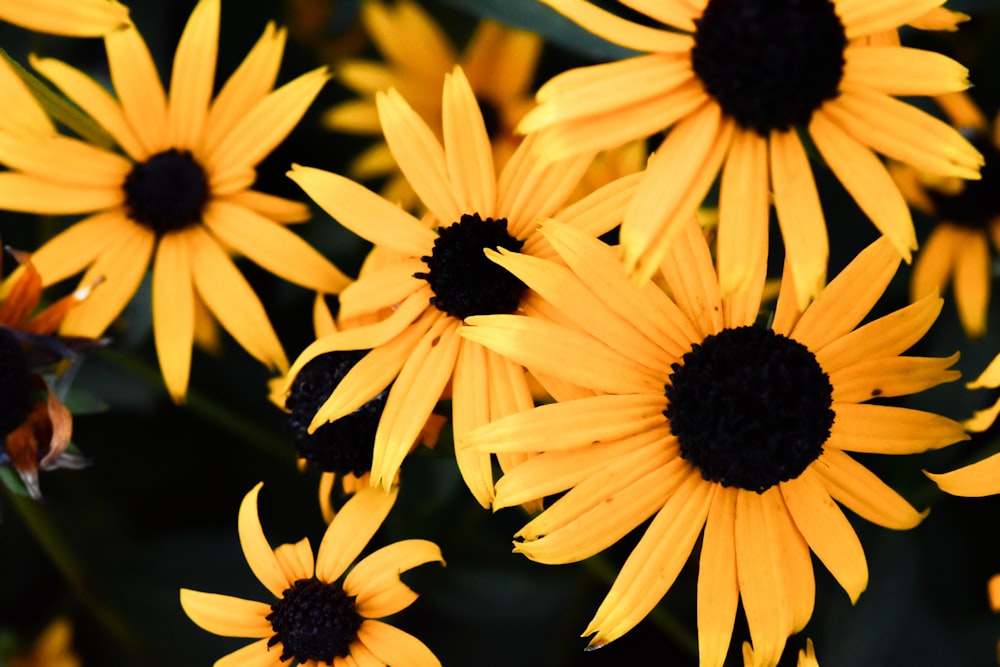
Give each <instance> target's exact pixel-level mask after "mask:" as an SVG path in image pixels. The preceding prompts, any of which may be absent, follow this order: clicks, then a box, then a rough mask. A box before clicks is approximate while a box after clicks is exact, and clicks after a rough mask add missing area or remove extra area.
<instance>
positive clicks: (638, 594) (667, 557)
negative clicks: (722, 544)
mask: <svg viewBox="0 0 1000 667" xmlns="http://www.w3.org/2000/svg"><path fill="white" fill-rule="evenodd" d="M714 490H715V485H714V484H709V483H706V482H705V481H704V480H703V479H702V478H701V472H700V471H699V470H697V469H696V468H691V469H690V470H689V472H688V474H687V477H686V479H685V480H684V482H683V483H682V484H681V486H680V488H678V489H677V490H676V491H675V492H674V494H673V495H672V496H671V497H670V500H668V501H667V504H666V505H664V506H663V509H661V510H660V511H659V512H658V513H657V514H656V517H655V518H654V519H653V521H652V523H650V525H649V528H647V529H646V532H645V534H644V535H643V536H642V539H640V540H639V543H638V544H637V545H636V547H635V549H633V550H632V553H631V554H630V555H629V557H628V560H626V561H625V564H624V565H623V566H622V569H621V571H620V572H619V573H618V577H617V578H616V579H615V583H614V584H613V585H612V586H611V590H610V591H608V594H607V596H606V597H605V598H604V602H602V603H601V606H600V607H599V608H598V610H597V613H596V614H595V615H594V618H593V620H592V621H591V622H590V624H589V625H588V626H587V629H586V630H584V632H583V634H584V636H587V635H591V634H593V635H594V637H593V638H592V639H591V640H590V644H589V646H591V647H594V648H596V647H598V646H603V645H605V644H607V643H608V642H610V641H613V640H614V639H617V638H618V637H621V636H622V635H623V634H625V633H626V632H628V631H629V630H630V629H632V628H633V627H634V626H635V624H636V623H638V622H639V621H640V620H642V619H643V618H644V617H645V616H646V614H648V613H649V612H650V611H651V610H652V608H653V607H654V606H656V603H657V602H659V601H660V598H662V597H663V596H664V595H665V594H666V592H667V590H669V589H670V587H671V586H672V585H673V583H674V580H675V579H676V578H677V575H678V574H679V573H680V570H681V567H682V566H683V565H684V563H685V561H687V559H688V556H690V555H691V549H693V548H694V544H695V542H696V541H697V539H698V536H699V535H700V534H701V529H702V527H703V526H704V525H705V519H706V517H707V516H708V508H709V506H710V505H711V502H712V494H713V492H714Z"/></svg>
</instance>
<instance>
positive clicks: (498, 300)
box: [413, 213, 527, 320]
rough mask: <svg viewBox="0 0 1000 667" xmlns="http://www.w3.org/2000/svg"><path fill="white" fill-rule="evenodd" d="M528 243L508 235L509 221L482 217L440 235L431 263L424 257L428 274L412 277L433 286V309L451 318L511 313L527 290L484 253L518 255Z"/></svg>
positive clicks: (464, 218)
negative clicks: (490, 249)
mask: <svg viewBox="0 0 1000 667" xmlns="http://www.w3.org/2000/svg"><path fill="white" fill-rule="evenodd" d="M523 245H524V241H520V240H518V239H515V238H514V237H513V236H511V235H510V234H508V233H507V220H506V219H505V218H498V219H496V220H494V219H493V218H486V219H485V220H483V219H482V218H481V217H479V214H478V213H473V214H472V215H463V216H462V219H461V220H460V221H458V222H456V223H453V224H451V225H449V226H448V227H442V228H441V229H440V230H438V238H437V239H436V240H435V241H434V250H433V251H432V252H431V255H430V257H421V259H422V260H424V263H425V264H427V271H426V272H423V273H415V274H413V277H414V278H420V279H423V280H426V281H427V282H428V283H430V286H431V289H432V290H434V296H433V297H431V304H433V305H434V306H435V307H436V308H437V309H438V310H443V311H444V312H446V313H448V314H449V315H451V316H452V317H456V318H458V319H460V320H461V319H465V318H466V317H469V316H470V315H493V314H496V313H512V312H514V311H515V310H516V309H517V306H518V304H519V303H520V302H521V295H522V294H524V290H525V289H527V286H526V285H525V284H524V283H523V282H521V280H520V279H519V278H517V277H515V276H514V275H513V274H511V273H510V272H509V271H507V270H506V269H504V268H503V267H501V266H500V265H498V264H495V263H493V262H491V261H490V260H489V259H488V258H487V257H486V254H485V253H484V252H483V250H484V249H485V248H492V249H493V250H496V249H497V248H505V249H507V250H513V251H517V250H520V249H521V246H523Z"/></svg>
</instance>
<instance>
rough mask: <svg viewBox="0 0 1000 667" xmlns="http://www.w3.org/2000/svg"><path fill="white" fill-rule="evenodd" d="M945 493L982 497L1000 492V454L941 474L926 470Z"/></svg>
mask: <svg viewBox="0 0 1000 667" xmlns="http://www.w3.org/2000/svg"><path fill="white" fill-rule="evenodd" d="M924 474H925V475H927V476H928V477H929V478H930V479H931V480H932V481H933V482H934V483H935V484H937V485H938V487H940V489H941V490H942V491H944V492H945V493H950V494H951V495H953V496H966V497H980V496H991V495H994V494H996V493H1000V454H994V455H993V456H989V457H987V458H985V459H983V460H982V461H977V462H975V463H971V464H969V465H967V466H964V467H962V468H958V469H956V470H952V471H951V472H945V473H940V474H934V473H929V472H926V471H925V472H924Z"/></svg>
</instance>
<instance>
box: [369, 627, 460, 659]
mask: <svg viewBox="0 0 1000 667" xmlns="http://www.w3.org/2000/svg"><path fill="white" fill-rule="evenodd" d="M358 639H360V640H361V641H362V642H363V643H364V645H365V646H366V647H368V649H369V650H370V651H371V652H372V653H373V654H375V656H376V657H377V658H378V659H379V660H381V661H382V662H383V663H386V664H390V665H407V666H410V665H412V666H413V667H441V662H440V661H439V660H438V659H437V658H436V657H435V656H434V654H433V653H431V650H430V649H429V648H427V647H426V646H425V645H424V644H423V642H421V641H420V640H419V639H417V638H416V637H414V636H413V635H410V634H407V633H405V632H403V631H402V630H400V629H398V628H395V627H393V626H391V625H389V624H387V623H382V622H381V621H365V622H364V623H362V624H361V627H360V628H358Z"/></svg>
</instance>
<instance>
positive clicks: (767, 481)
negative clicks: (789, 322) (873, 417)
mask: <svg viewBox="0 0 1000 667" xmlns="http://www.w3.org/2000/svg"><path fill="white" fill-rule="evenodd" d="M672 368H673V371H674V372H673V373H672V374H671V375H670V380H669V382H668V383H667V385H666V396H667V400H668V401H669V405H668V407H667V409H666V410H664V411H663V414H664V415H666V417H667V419H669V420H670V430H671V431H672V432H673V434H674V435H676V436H677V439H678V441H679V442H680V448H681V456H683V457H684V458H685V459H687V460H688V461H690V462H691V463H693V464H694V465H696V466H698V468H699V469H700V470H701V475H702V477H704V478H705V479H706V480H708V481H711V482H717V483H719V484H721V485H722V486H737V487H740V488H742V489H747V490H749V491H757V492H758V493H761V492H763V491H765V490H767V489H768V488H770V487H772V486H774V485H775V484H777V483H778V482H783V481H786V480H789V479H794V478H796V477H798V476H799V475H800V474H801V473H802V471H803V470H805V469H806V467H807V466H808V465H809V464H810V463H812V462H813V461H815V460H816V458H817V457H818V456H819V455H820V454H821V453H822V452H823V443H825V442H826V440H827V438H828V437H829V436H830V427H831V426H832V424H833V417H834V413H833V410H832V409H831V407H830V406H831V404H832V403H833V398H832V395H833V387H832V386H831V385H830V379H829V377H828V376H827V375H826V373H824V372H823V369H822V368H821V367H820V365H819V363H818V362H817V361H816V356H815V355H814V354H813V353H812V352H810V351H809V350H808V349H807V348H806V347H805V346H804V345H802V344H801V343H799V342H798V341H795V340H792V339H791V338H787V337H785V336H782V335H781V334H777V333H774V332H773V331H771V330H770V329H765V328H763V327H757V326H748V327H738V328H736V329H724V330H722V331H721V332H720V333H718V334H716V335H713V336H708V337H707V338H705V340H704V341H702V342H701V344H697V345H694V346H693V347H692V349H691V351H690V352H688V353H687V354H685V355H684V356H683V357H682V358H681V361H680V363H676V364H673V366H672Z"/></svg>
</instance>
